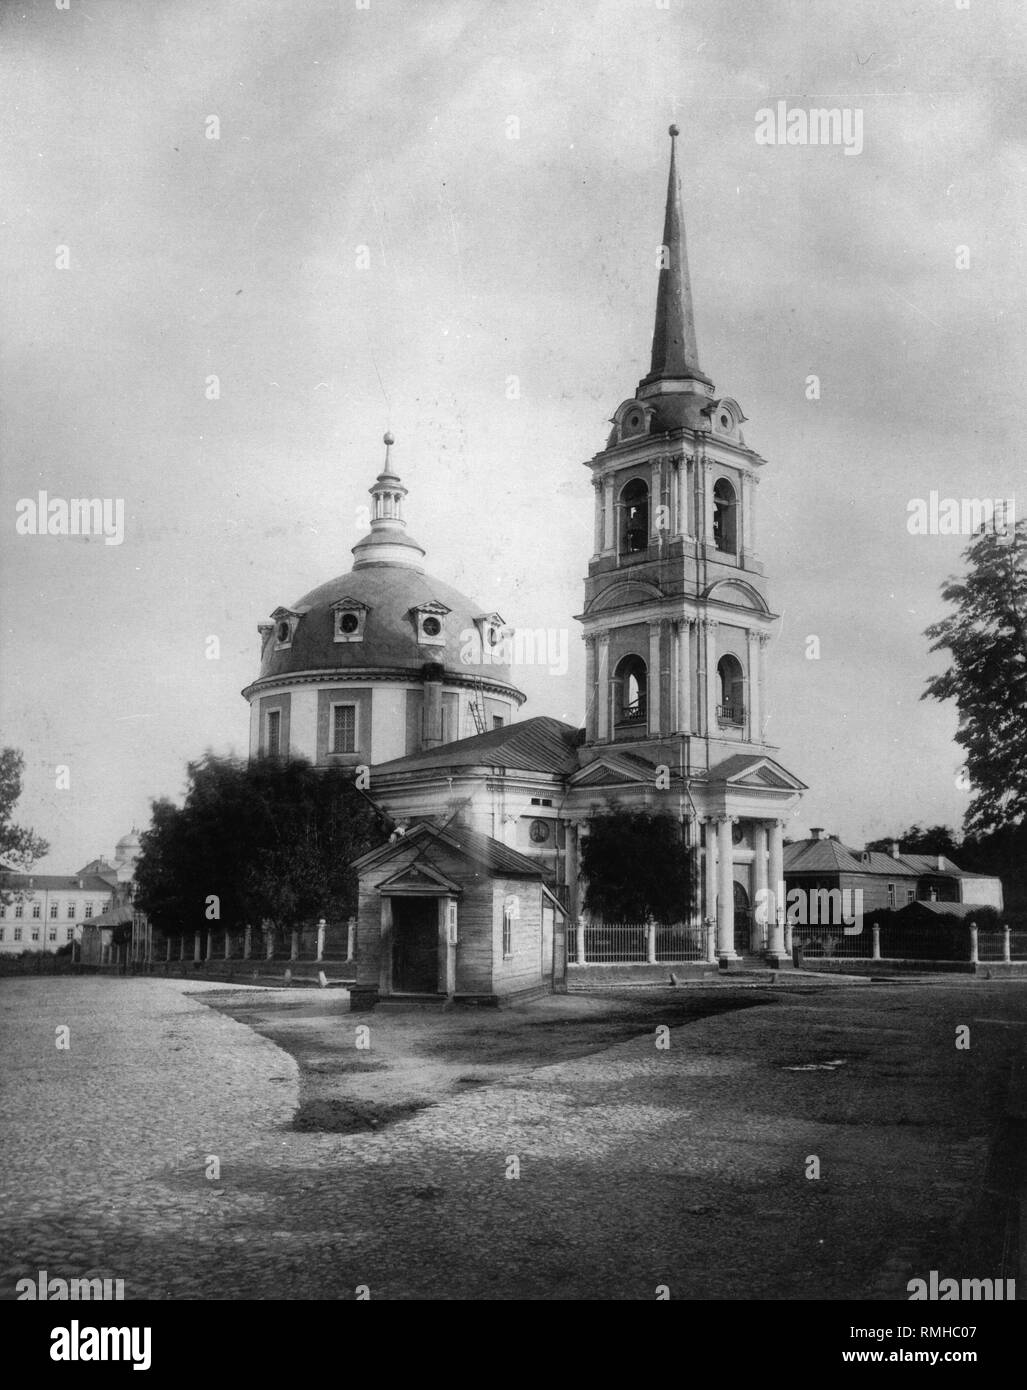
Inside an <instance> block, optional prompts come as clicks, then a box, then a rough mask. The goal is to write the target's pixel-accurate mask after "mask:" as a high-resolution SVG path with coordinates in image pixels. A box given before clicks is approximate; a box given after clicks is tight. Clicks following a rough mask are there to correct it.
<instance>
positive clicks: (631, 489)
mask: <svg viewBox="0 0 1027 1390" xmlns="http://www.w3.org/2000/svg"><path fill="white" fill-rule="evenodd" d="M648 548H649V489H648V488H647V487H646V485H645V483H644V482H643V481H642V479H641V478H632V480H631V482H630V483H628V484H627V486H626V487H625V488H624V489H623V491H622V492H621V495H620V552H621V554H622V555H635V554H637V553H638V552H639V551H641V550H647V549H648Z"/></svg>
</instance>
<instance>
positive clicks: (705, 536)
mask: <svg viewBox="0 0 1027 1390" xmlns="http://www.w3.org/2000/svg"><path fill="white" fill-rule="evenodd" d="M702 489H703V529H702V535H701V537H700V539H701V540H702V541H703V542H704V544H706V545H708V546H710V547H711V548H712V546H713V464H712V463H707V461H706V460H705V459H703V465H702Z"/></svg>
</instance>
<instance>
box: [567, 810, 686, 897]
mask: <svg viewBox="0 0 1027 1390" xmlns="http://www.w3.org/2000/svg"><path fill="white" fill-rule="evenodd" d="M581 877H582V878H583V879H584V880H585V881H586V888H585V896H584V906H585V908H586V910H587V911H589V912H591V913H594V914H595V915H596V916H597V917H602V918H603V919H604V920H605V921H607V922H644V921H646V920H648V918H649V917H653V918H654V919H655V920H656V921H657V922H664V923H671V922H680V921H682V920H684V919H685V918H686V917H687V916H688V914H689V911H690V909H691V906H692V894H693V880H692V862H691V855H690V854H689V851H688V848H687V846H686V845H685V843H684V841H683V839H682V835H681V827H680V825H679V824H678V822H677V821H676V820H675V819H674V818H673V817H671V816H668V815H654V814H653V813H652V812H649V811H613V812H610V813H609V814H607V815H602V816H595V817H593V818H592V820H590V821H589V829H588V834H587V835H586V836H585V838H584V841H583V844H582V851H581Z"/></svg>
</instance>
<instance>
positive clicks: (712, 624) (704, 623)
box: [698, 618, 720, 632]
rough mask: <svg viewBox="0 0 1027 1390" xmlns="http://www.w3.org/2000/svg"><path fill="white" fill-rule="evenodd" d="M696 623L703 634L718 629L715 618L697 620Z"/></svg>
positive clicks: (718, 624)
mask: <svg viewBox="0 0 1027 1390" xmlns="http://www.w3.org/2000/svg"><path fill="white" fill-rule="evenodd" d="M698 623H699V626H700V627H701V628H702V630H703V632H715V631H716V630H717V628H718V627H720V623H719V622H718V621H717V619H716V618H699V619H698Z"/></svg>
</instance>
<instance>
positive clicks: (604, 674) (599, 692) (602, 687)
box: [596, 632, 610, 743]
mask: <svg viewBox="0 0 1027 1390" xmlns="http://www.w3.org/2000/svg"><path fill="white" fill-rule="evenodd" d="M596 717H597V727H596V736H597V738H598V740H599V742H600V743H605V742H606V741H607V740H608V739H609V737H610V639H609V637H608V635H607V634H606V633H605V632H604V633H603V634H602V635H601V636H599V637H598V638H597V639H596Z"/></svg>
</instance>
